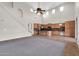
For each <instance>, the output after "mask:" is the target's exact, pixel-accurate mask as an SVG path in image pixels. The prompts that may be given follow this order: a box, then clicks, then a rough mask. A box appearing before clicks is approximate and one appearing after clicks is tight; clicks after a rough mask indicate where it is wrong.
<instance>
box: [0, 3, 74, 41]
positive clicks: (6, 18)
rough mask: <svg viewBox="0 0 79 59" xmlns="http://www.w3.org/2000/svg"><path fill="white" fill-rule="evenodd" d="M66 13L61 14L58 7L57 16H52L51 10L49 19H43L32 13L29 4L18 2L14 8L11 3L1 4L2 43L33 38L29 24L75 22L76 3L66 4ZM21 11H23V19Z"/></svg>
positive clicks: (0, 27) (0, 38)
mask: <svg viewBox="0 0 79 59" xmlns="http://www.w3.org/2000/svg"><path fill="white" fill-rule="evenodd" d="M63 6H64V8H65V9H64V11H63V12H62V13H60V11H59V7H56V14H54V15H52V14H51V10H50V11H49V12H50V14H49V16H48V17H46V18H43V19H41V18H40V17H39V16H37V15H35V14H34V13H31V12H30V8H32V7H31V6H29V5H28V4H27V3H23V2H22V3H21V2H19V3H18V2H16V3H14V7H13V8H12V4H11V3H10V2H6V3H0V41H2V40H8V39H13V38H17V37H23V36H31V35H32V34H33V28H32V29H31V32H29V31H28V24H29V23H31V24H33V23H42V20H43V23H63V22H64V21H66V20H68V21H69V20H74V18H75V17H74V13H75V10H74V8H75V6H74V3H69V4H64V5H63ZM19 9H22V10H23V17H20V16H21V12H20V11H19Z"/></svg>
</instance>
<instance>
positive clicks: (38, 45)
mask: <svg viewBox="0 0 79 59" xmlns="http://www.w3.org/2000/svg"><path fill="white" fill-rule="evenodd" d="M65 45H66V43H62V42H58V41H54V40H51V38H48V37H41V36H40V37H39V36H32V37H26V38H18V39H13V40H8V41H4V42H0V56H63V55H64V47H65Z"/></svg>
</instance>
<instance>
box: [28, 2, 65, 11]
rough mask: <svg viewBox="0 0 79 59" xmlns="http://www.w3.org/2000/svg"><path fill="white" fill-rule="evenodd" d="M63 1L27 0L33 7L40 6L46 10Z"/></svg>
mask: <svg viewBox="0 0 79 59" xmlns="http://www.w3.org/2000/svg"><path fill="white" fill-rule="evenodd" d="M63 3H64V2H28V3H27V4H28V5H30V6H31V7H32V8H34V9H37V8H38V7H41V8H42V9H45V10H48V9H51V8H54V7H56V6H58V5H60V4H63Z"/></svg>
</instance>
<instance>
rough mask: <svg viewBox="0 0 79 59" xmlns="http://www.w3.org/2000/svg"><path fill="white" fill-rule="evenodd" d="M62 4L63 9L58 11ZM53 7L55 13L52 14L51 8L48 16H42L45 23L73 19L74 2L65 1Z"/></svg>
mask: <svg viewBox="0 0 79 59" xmlns="http://www.w3.org/2000/svg"><path fill="white" fill-rule="evenodd" d="M61 6H63V7H64V11H63V12H60V10H59V8H60V7H61ZM61 6H58V7H56V8H54V9H55V10H56V13H55V14H52V12H51V11H52V9H51V10H50V11H49V16H48V17H46V18H44V20H45V22H46V23H64V22H65V21H70V20H75V3H72V2H70V3H66V4H63V5H61Z"/></svg>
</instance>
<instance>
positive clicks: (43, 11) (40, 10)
mask: <svg viewBox="0 0 79 59" xmlns="http://www.w3.org/2000/svg"><path fill="white" fill-rule="evenodd" d="M31 12H34V13H36V14H37V15H43V14H44V13H45V12H46V10H43V9H42V8H41V7H40V2H38V8H37V9H36V10H33V9H31Z"/></svg>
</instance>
